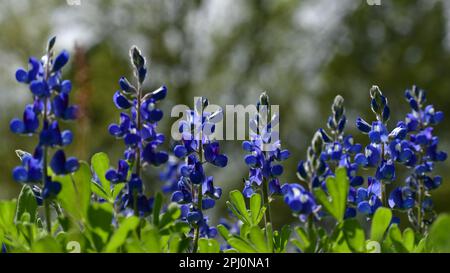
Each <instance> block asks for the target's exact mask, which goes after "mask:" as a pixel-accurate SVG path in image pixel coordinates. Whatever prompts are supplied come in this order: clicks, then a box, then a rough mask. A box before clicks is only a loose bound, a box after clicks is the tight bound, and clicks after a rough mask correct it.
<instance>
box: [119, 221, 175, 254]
mask: <svg viewBox="0 0 450 273" xmlns="http://www.w3.org/2000/svg"><path fill="white" fill-rule="evenodd" d="M133 217H134V216H133ZM136 227H137V225H136ZM141 237H142V244H143V245H144V248H145V251H146V252H150V253H158V252H161V251H162V249H161V246H162V245H167V243H166V244H162V243H161V236H160V234H159V232H158V229H157V228H156V227H154V226H152V225H148V226H146V227H145V229H144V230H143V231H142V235H141ZM125 239H126V238H125ZM141 252H142V251H141Z"/></svg>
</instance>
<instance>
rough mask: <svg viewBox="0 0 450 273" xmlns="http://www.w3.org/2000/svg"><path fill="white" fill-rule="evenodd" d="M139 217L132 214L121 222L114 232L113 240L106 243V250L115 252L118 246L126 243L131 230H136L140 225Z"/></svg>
mask: <svg viewBox="0 0 450 273" xmlns="http://www.w3.org/2000/svg"><path fill="white" fill-rule="evenodd" d="M139 221H140V220H139V218H138V217H136V216H131V217H128V218H126V219H125V220H123V221H122V222H121V223H120V226H119V228H118V229H117V230H116V232H114V234H113V236H112V237H111V240H110V241H109V243H108V244H107V245H106V248H105V252H115V251H116V250H117V248H119V247H120V246H121V245H123V244H124V243H125V240H126V239H127V237H128V234H129V233H130V232H131V231H134V230H136V228H137V226H138V225H139Z"/></svg>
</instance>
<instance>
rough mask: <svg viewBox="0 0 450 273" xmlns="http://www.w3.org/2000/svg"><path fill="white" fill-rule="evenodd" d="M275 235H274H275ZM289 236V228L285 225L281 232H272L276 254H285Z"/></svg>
mask: <svg viewBox="0 0 450 273" xmlns="http://www.w3.org/2000/svg"><path fill="white" fill-rule="evenodd" d="M275 234H276V235H275ZM290 235H291V228H290V227H289V225H285V226H283V227H282V228H281V232H280V233H278V232H276V233H275V232H274V242H275V250H276V252H278V253H282V252H285V250H286V246H287V243H288V241H289V236H290Z"/></svg>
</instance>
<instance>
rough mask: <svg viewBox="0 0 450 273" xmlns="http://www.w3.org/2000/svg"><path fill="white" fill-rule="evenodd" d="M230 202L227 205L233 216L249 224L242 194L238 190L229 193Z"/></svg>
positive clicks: (249, 220)
mask: <svg viewBox="0 0 450 273" xmlns="http://www.w3.org/2000/svg"><path fill="white" fill-rule="evenodd" d="M230 201H231V203H227V205H229V207H230V209H231V210H232V211H233V213H235V215H236V216H237V217H238V218H239V219H240V220H241V221H242V222H244V223H248V224H251V219H250V216H249V215H248V211H247V208H246V206H245V200H244V196H243V195H242V193H241V192H240V191H238V190H234V191H231V192H230Z"/></svg>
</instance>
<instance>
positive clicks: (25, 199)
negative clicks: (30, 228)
mask: <svg viewBox="0 0 450 273" xmlns="http://www.w3.org/2000/svg"><path fill="white" fill-rule="evenodd" d="M37 207H38V205H37V202H36V198H35V197H34V193H33V191H32V190H31V188H30V186H28V185H24V186H23V187H22V190H21V191H20V194H19V201H18V203H17V209H16V215H15V218H14V221H15V222H18V221H20V220H21V218H22V216H23V215H24V213H28V214H29V216H30V222H35V221H36V213H37Z"/></svg>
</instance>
